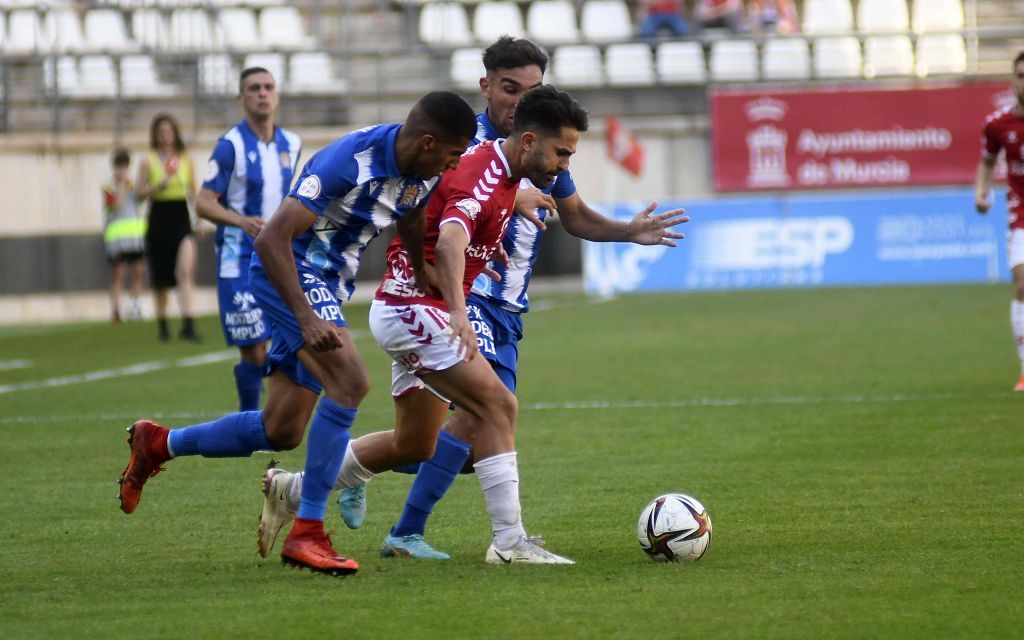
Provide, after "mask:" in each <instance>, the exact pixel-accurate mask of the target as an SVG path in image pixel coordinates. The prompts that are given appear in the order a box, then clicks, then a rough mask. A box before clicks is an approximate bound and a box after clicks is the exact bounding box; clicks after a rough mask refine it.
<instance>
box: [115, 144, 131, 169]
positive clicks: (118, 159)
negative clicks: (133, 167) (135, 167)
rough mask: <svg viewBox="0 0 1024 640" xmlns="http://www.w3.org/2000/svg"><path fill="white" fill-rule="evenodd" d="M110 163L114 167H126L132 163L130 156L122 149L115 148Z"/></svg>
mask: <svg viewBox="0 0 1024 640" xmlns="http://www.w3.org/2000/svg"><path fill="white" fill-rule="evenodd" d="M110 163H111V164H112V165H114V166H115V167H127V166H128V165H130V164H131V163H132V156H131V154H130V153H128V150H127V149H125V148H124V147H117V148H116V149H114V153H113V154H111V156H110Z"/></svg>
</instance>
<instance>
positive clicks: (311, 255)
mask: <svg viewBox="0 0 1024 640" xmlns="http://www.w3.org/2000/svg"><path fill="white" fill-rule="evenodd" d="M401 128H402V125H401V124H381V125H377V126H374V127H367V128H366V129H361V130H359V131H353V132H352V133H350V134H348V135H346V136H344V137H342V138H339V139H338V140H335V141H334V142H332V143H331V144H329V145H327V146H326V147H324V148H323V149H321V150H320V151H318V152H317V153H316V154H315V155H314V156H313V157H312V158H310V159H309V162H307V163H306V166H305V167H303V169H302V175H301V176H299V182H298V184H297V185H296V186H295V188H294V189H292V192H291V193H290V194H289V196H290V197H293V198H296V199H298V200H299V202H301V203H302V205H303V206H304V207H306V208H307V209H309V210H310V211H312V212H313V213H315V214H316V215H317V218H316V221H315V222H313V225H312V226H311V227H310V228H309V229H308V230H307V231H306V232H305V233H303V234H302V235H301V236H299V237H298V238H296V239H295V241H294V242H293V243H292V253H293V254H294V256H295V261H296V262H297V263H299V264H301V265H304V266H307V267H309V268H312V269H314V270H315V271H316V272H318V273H319V274H321V275H322V276H323V277H324V279H325V280H327V282H328V283H330V284H331V285H332V286H333V287H334V288H335V295H336V297H337V298H338V300H339V301H345V300H348V299H349V298H350V297H351V296H352V292H353V291H354V290H355V277H356V270H357V269H358V268H359V259H360V257H361V256H362V255H363V251H364V250H365V249H366V245H368V244H369V243H370V241H371V240H373V239H374V238H376V237H377V236H378V235H379V234H380V232H381V231H382V230H383V229H384V228H385V227H387V226H388V225H390V224H391V223H392V222H394V221H395V220H398V219H399V218H401V217H402V216H403V215H405V214H406V213H408V212H410V211H412V210H413V209H418V208H420V207H424V206H426V204H427V200H429V198H430V194H431V193H433V191H434V188H435V187H436V186H437V184H438V182H439V180H440V178H439V176H434V177H432V178H430V179H429V180H423V179H421V178H418V177H416V176H403V175H401V174H400V173H399V171H398V163H397V160H396V158H395V137H396V136H397V135H398V131H399V129H401ZM256 259H257V260H258V257H257V258H256Z"/></svg>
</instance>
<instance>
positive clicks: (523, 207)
mask: <svg viewBox="0 0 1024 640" xmlns="http://www.w3.org/2000/svg"><path fill="white" fill-rule="evenodd" d="M537 209H547V210H548V211H552V212H554V211H558V203H557V202H555V199H554V198H552V197H551V196H550V195H549V194H547V193H544V192H543V191H541V190H540V189H538V188H537V187H529V188H526V189H520V190H519V191H517V192H516V213H518V214H519V215H521V216H523V217H524V218H526V219H527V220H529V221H530V222H532V223H533V224H534V225H536V227H537V228H538V229H540V230H541V231H544V230H546V229H547V228H548V227H547V225H546V224H544V221H543V220H541V219H540V214H539V213H537Z"/></svg>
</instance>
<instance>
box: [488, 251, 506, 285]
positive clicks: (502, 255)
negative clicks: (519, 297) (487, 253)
mask: <svg viewBox="0 0 1024 640" xmlns="http://www.w3.org/2000/svg"><path fill="white" fill-rule="evenodd" d="M496 262H500V263H501V264H503V265H505V266H506V267H507V266H508V253H506V252H505V247H504V246H502V245H500V244H499V245H498V250H497V252H495V254H494V255H493V256H492V257H491V261H490V262H488V263H487V264H485V265H484V270H483V274H484V275H485V276H487V277H488V278H490V279H491V280H494V281H495V282H501V274H500V273H498V272H497V271H495V270H494V268H493V267H491V265H493V264H494V263H496Z"/></svg>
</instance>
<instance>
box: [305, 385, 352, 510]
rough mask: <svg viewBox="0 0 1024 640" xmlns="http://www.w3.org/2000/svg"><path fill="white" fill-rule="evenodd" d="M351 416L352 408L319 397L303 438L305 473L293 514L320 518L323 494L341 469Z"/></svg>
mask: <svg viewBox="0 0 1024 640" xmlns="http://www.w3.org/2000/svg"><path fill="white" fill-rule="evenodd" d="M355 419H356V410H355V409H350V408H348V407H343V406H341V405H340V404H337V403H336V402H333V401H332V400H331V399H330V398H321V399H320V404H319V405H317V408H316V414H315V415H314V416H313V423H312V424H311V425H310V426H309V435H308V436H307V440H306V473H305V475H304V476H303V478H302V500H301V502H300V503H299V511H298V513H296V514H295V516H296V517H297V518H302V519H304V520H320V521H323V519H324V511H325V510H326V507H327V496H328V495H329V494H330V492H331V489H332V488H333V487H334V480H335V478H337V477H338V470H339V469H341V462H342V460H343V459H344V457H345V448H346V447H347V446H348V430H349V427H351V426H352V423H353V422H354V421H355Z"/></svg>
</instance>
